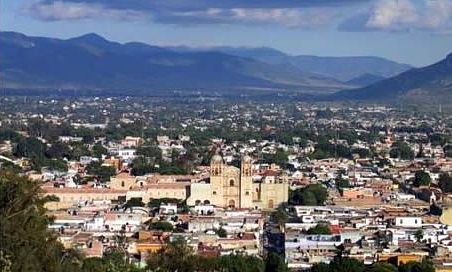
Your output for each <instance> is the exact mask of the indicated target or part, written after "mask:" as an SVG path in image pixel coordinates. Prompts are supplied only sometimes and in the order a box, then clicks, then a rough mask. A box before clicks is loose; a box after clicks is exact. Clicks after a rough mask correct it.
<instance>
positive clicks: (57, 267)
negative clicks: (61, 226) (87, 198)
mask: <svg viewBox="0 0 452 272" xmlns="http://www.w3.org/2000/svg"><path fill="white" fill-rule="evenodd" d="M39 193H40V189H39V185H38V184H37V183H35V182H33V181H30V180H28V179H26V178H23V177H19V176H17V175H15V174H12V173H10V172H3V171H2V172H0V216H1V217H0V225H1V228H0V230H1V232H0V240H1V243H0V256H1V258H0V262H1V263H0V267H2V269H3V271H31V272H32V271H78V269H77V268H78V265H79V262H80V259H79V256H78V254H77V253H76V252H73V251H65V250H64V249H63V246H62V245H61V244H60V243H59V242H58V241H57V239H56V236H55V235H54V234H53V233H51V232H49V231H48V230H47V225H48V223H49V222H50V219H49V218H48V217H47V216H46V214H45V212H46V210H45V208H44V204H45V203H46V202H48V201H50V200H52V199H51V198H48V197H46V198H41V197H39Z"/></svg>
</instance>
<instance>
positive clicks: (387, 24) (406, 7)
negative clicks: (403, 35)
mask: <svg viewBox="0 0 452 272" xmlns="http://www.w3.org/2000/svg"><path fill="white" fill-rule="evenodd" d="M365 27H366V28H369V29H377V30H390V31H398V30H421V31H432V32H444V33H446V32H450V31H451V30H452V0H418V1H416V0H379V1H378V2H377V3H376V5H374V6H373V7H372V8H371V10H370V15H369V17H368V20H367V23H366V25H365Z"/></svg>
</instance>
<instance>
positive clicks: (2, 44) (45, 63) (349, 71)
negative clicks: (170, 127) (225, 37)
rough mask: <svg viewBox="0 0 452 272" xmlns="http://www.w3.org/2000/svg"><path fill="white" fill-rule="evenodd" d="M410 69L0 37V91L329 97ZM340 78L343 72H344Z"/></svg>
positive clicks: (93, 39)
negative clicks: (271, 93)
mask: <svg viewBox="0 0 452 272" xmlns="http://www.w3.org/2000/svg"><path fill="white" fill-rule="evenodd" d="M407 69H410V66H408V65H404V64H399V63H395V62H392V61H389V60H386V59H381V58H375V57H344V58H341V57H335V58H329V57H313V56H289V55H287V54H284V53H282V52H280V51H277V50H274V49H271V48H232V47H221V48H220V47H219V48H212V49H209V50H205V49H196V48H183V47H178V48H176V47H158V46H152V45H148V44H145V43H139V42H130V43H124V44H121V43H117V42H113V41H108V40H106V39H105V38H103V37H101V36H99V35H97V34H86V35H83V36H80V37H76V38H71V39H66V40H62V39H54V38H46V37H31V36H26V35H24V34H21V33H16V32H0V77H1V87H2V88H8V89H62V90H97V91H99V90H100V91H102V90H115V91H118V92H122V93H124V94H128V95H133V94H136V93H139V94H154V93H165V92H168V91H175V90H179V91H183V90H206V91H219V90H222V91H225V90H226V91H227V90H229V89H235V90H261V91H264V90H279V91H281V90H291V91H297V92H306V93H312V94H322V93H332V92H335V91H338V90H342V89H351V88H356V87H359V86H364V85H367V84H369V83H373V82H375V80H378V79H382V78H386V77H388V76H393V75H395V74H398V73H400V72H403V71H406V70H407ZM344 70H345V71H346V72H345V71H344Z"/></svg>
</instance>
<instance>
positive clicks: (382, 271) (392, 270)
mask: <svg viewBox="0 0 452 272" xmlns="http://www.w3.org/2000/svg"><path fill="white" fill-rule="evenodd" d="M366 271H369V272H398V269H397V267H396V266H394V265H393V264H390V263H384V262H377V263H373V264H372V265H371V266H370V267H369V269H368V270H366Z"/></svg>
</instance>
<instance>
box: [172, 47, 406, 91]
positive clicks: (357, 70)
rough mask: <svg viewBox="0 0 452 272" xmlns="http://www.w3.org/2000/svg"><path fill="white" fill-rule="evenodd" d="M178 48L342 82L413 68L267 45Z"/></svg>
mask: <svg viewBox="0 0 452 272" xmlns="http://www.w3.org/2000/svg"><path fill="white" fill-rule="evenodd" d="M175 49H176V50H182V51H185V52H186V51H187V50H191V51H193V50H195V51H199V50H204V51H216V52H223V53H226V54H230V55H234V56H240V57H246V58H252V59H256V60H260V61H262V62H265V63H270V64H279V65H281V64H286V65H287V64H288V65H293V66H294V67H296V68H298V69H300V70H302V71H309V72H311V73H315V74H318V75H323V76H326V77H331V78H335V79H337V80H340V81H342V82H348V81H352V80H355V79H357V78H360V77H362V76H369V75H370V76H372V77H375V78H377V77H378V78H380V79H383V78H388V77H392V76H395V75H398V74H400V73H402V72H405V71H407V70H409V69H411V68H413V67H412V66H410V65H407V64H401V63H397V62H394V61H391V60H388V59H384V58H380V57H367V56H353V57H319V56H307V55H298V56H297V55H295V56H292V55H288V54H285V53H283V52H281V51H278V50H276V49H273V48H268V47H261V48H247V47H212V48H207V49H199V48H186V47H185V48H184V47H182V48H181V47H179V48H177V47H176V48H175ZM360 83H362V82H360ZM361 86H362V85H361Z"/></svg>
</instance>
